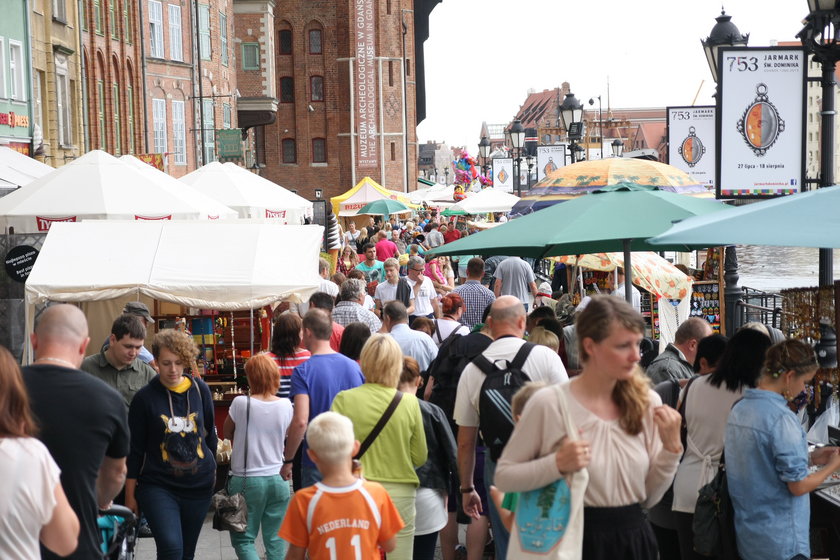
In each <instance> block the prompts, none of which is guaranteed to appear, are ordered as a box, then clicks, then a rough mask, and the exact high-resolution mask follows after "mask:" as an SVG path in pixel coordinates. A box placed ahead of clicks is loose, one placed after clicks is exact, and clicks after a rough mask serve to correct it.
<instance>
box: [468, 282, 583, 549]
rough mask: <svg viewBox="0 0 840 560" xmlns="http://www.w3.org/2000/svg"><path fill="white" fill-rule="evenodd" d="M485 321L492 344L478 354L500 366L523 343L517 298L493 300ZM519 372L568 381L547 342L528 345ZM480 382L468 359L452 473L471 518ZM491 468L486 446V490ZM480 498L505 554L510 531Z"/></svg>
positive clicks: (475, 508) (474, 513)
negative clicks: (455, 465) (455, 466)
mask: <svg viewBox="0 0 840 560" xmlns="http://www.w3.org/2000/svg"><path fill="white" fill-rule="evenodd" d="M487 325H488V326H489V327H490V336H491V337H492V338H493V342H492V343H491V344H490V346H488V347H487V349H486V350H484V352H482V355H483V356H484V357H485V358H487V360H489V361H490V363H494V364H497V365H500V366H504V364H498V362H504V361H507V362H508V363H510V362H511V361H513V359H514V357H515V356H516V354H517V352H519V350H520V348H522V345H523V344H525V340H523V338H522V336H523V335H524V334H525V306H523V305H522V301H521V300H519V298H517V297H514V296H501V297H500V298H498V299H497V300H496V301H495V302H493V304H492V306H491V307H490V315H489V316H488V318H487ZM522 371H523V372H524V373H525V374H526V375H527V376H528V377H529V378H530V380H531V381H543V382H545V383H548V384H552V383H560V382H562V381H566V380H567V379H569V376H568V375H567V374H566V368H565V367H563V362H562V361H561V360H560V356H558V355H557V353H556V352H554V351H553V350H551V349H550V348H548V347H547V346H539V345H536V346H534V347H533V348H531V351H530V353H529V354H528V357H527V359H526V360H525V362H524V364H523V365H522ZM483 382H484V372H482V371H481V370H480V369H479V368H478V366H477V365H475V363H474V362H473V363H470V364H469V365H467V367H465V368H464V371H463V373H461V379H460V380H459V381H458V392H457V394H456V397H455V413H454V417H455V422H456V423H457V424H458V473H459V475H460V479H461V494H462V497H463V502H464V512H465V513H466V514H467V515H470V516H471V517H475V518H478V516H479V513H480V512H481V497H480V496H479V494H478V493H477V492H476V491H475V488H474V485H473V469H474V468H475V462H476V454H475V446H476V436H477V434H478V426H479V411H478V402H479V396H480V394H481V385H482V383H483ZM495 472H496V463H495V462H494V461H493V460H492V458H491V457H490V453H489V448H488V449H487V450H486V453H485V457H484V484H485V487H486V488H489V487H490V485H491V484H493V475H494V474H495ZM486 501H487V502H489V503H490V505H489V507H490V523H491V524H492V525H493V538H494V541H495V543H496V558H506V556H507V543H508V538H509V536H510V535H509V534H508V531H507V530H506V529H505V527H504V525H502V523H501V519H500V518H499V514H498V512H497V511H496V509H495V507H494V506H493V503H492V501H491V500H486Z"/></svg>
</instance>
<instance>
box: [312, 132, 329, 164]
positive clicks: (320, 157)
mask: <svg viewBox="0 0 840 560" xmlns="http://www.w3.org/2000/svg"><path fill="white" fill-rule="evenodd" d="M312 163H327V141H326V139H324V138H313V139H312Z"/></svg>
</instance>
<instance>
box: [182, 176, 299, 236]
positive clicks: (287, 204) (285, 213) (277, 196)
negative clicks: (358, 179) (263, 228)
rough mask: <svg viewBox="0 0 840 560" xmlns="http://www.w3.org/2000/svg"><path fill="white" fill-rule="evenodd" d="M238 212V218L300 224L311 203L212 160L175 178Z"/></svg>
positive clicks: (266, 180)
mask: <svg viewBox="0 0 840 560" xmlns="http://www.w3.org/2000/svg"><path fill="white" fill-rule="evenodd" d="M179 180H180V181H181V182H182V183H184V184H187V185H190V186H191V187H193V188H194V189H196V190H198V191H200V192H202V193H203V194H205V195H207V196H209V197H211V198H214V199H215V200H217V201H219V202H221V203H222V204H224V205H225V206H227V207H228V208H232V209H234V210H236V211H237V212H238V213H239V217H240V218H256V219H270V220H274V221H278V222H281V223H284V224H302V223H303V220H304V218H305V217H306V216H311V215H312V203H311V202H310V201H308V200H306V199H305V198H303V197H302V196H298V195H296V194H295V193H293V192H292V191H290V190H288V189H284V188H283V187H281V186H280V185H278V184H276V183H273V182H271V181H269V180H268V179H264V178H263V177H260V176H259V175H257V174H256V173H252V172H250V171H248V170H247V169H245V168H244V167H239V166H238V165H236V164H234V163H231V162H228V163H219V162H218V161H214V162H211V163H208V164H207V165H205V166H203V167H200V168H198V169H196V170H195V171H193V172H192V173H189V174H187V175H184V176H183V177H181V178H180V179H179Z"/></svg>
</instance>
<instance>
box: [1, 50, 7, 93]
mask: <svg viewBox="0 0 840 560" xmlns="http://www.w3.org/2000/svg"><path fill="white" fill-rule="evenodd" d="M5 60H6V45H5V43H4V41H3V37H0V97H6V95H8V94H7V93H6V92H7V89H6V65H5V64H4V63H3V61H5Z"/></svg>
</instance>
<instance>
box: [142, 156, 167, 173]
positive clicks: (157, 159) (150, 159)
mask: <svg viewBox="0 0 840 560" xmlns="http://www.w3.org/2000/svg"><path fill="white" fill-rule="evenodd" d="M135 157H136V158H137V159H139V160H140V161H144V162H146V163H148V164H149V165H151V166H152V167H154V168H155V169H157V170H158V171H165V169H164V168H163V154H135Z"/></svg>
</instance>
